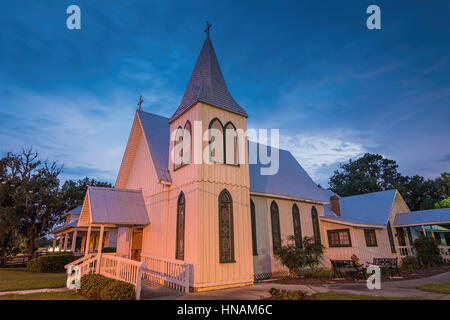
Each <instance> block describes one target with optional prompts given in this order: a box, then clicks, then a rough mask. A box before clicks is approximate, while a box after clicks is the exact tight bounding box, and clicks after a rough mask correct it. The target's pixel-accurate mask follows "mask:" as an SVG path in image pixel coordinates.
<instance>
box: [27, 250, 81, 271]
mask: <svg viewBox="0 0 450 320" xmlns="http://www.w3.org/2000/svg"><path fill="white" fill-rule="evenodd" d="M77 258H78V257H76V256H74V255H73V254H71V253H70V254H67V253H54V254H48V255H45V256H40V257H38V258H35V259H33V260H30V261H28V263H27V270H28V271H30V272H43V273H58V272H65V269H64V266H65V265H66V264H68V263H71V262H72V261H75V260H77Z"/></svg>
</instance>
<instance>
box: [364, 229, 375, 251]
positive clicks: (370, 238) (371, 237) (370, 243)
mask: <svg viewBox="0 0 450 320" xmlns="http://www.w3.org/2000/svg"><path fill="white" fill-rule="evenodd" d="M364 238H366V246H367V247H377V246H378V244H377V234H376V233H375V230H374V229H364Z"/></svg>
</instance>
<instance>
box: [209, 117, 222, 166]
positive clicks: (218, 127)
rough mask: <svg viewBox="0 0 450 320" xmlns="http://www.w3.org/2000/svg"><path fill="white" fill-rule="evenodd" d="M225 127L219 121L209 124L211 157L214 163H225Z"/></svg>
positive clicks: (214, 120) (215, 120)
mask: <svg viewBox="0 0 450 320" xmlns="http://www.w3.org/2000/svg"><path fill="white" fill-rule="evenodd" d="M223 153H224V141H223V126H222V123H221V122H220V120H219V119H217V118H215V119H213V120H212V121H211V122H210V124H209V156H210V161H211V162H213V163H223V156H224V154H223Z"/></svg>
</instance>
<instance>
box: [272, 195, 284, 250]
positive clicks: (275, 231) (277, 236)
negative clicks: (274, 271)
mask: <svg viewBox="0 0 450 320" xmlns="http://www.w3.org/2000/svg"><path fill="white" fill-rule="evenodd" d="M270 218H271V221H272V245H273V252H274V253H276V252H277V251H278V250H280V248H281V232H280V214H279V212H278V206H277V204H276V202H275V201H272V204H271V205H270Z"/></svg>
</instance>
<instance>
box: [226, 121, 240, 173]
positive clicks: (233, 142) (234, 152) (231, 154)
mask: <svg viewBox="0 0 450 320" xmlns="http://www.w3.org/2000/svg"><path fill="white" fill-rule="evenodd" d="M224 134H225V163H226V164H233V165H237V164H239V163H238V136H237V131H236V127H235V126H234V124H233V123H231V122H228V123H227V124H226V125H225V127H224Z"/></svg>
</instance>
